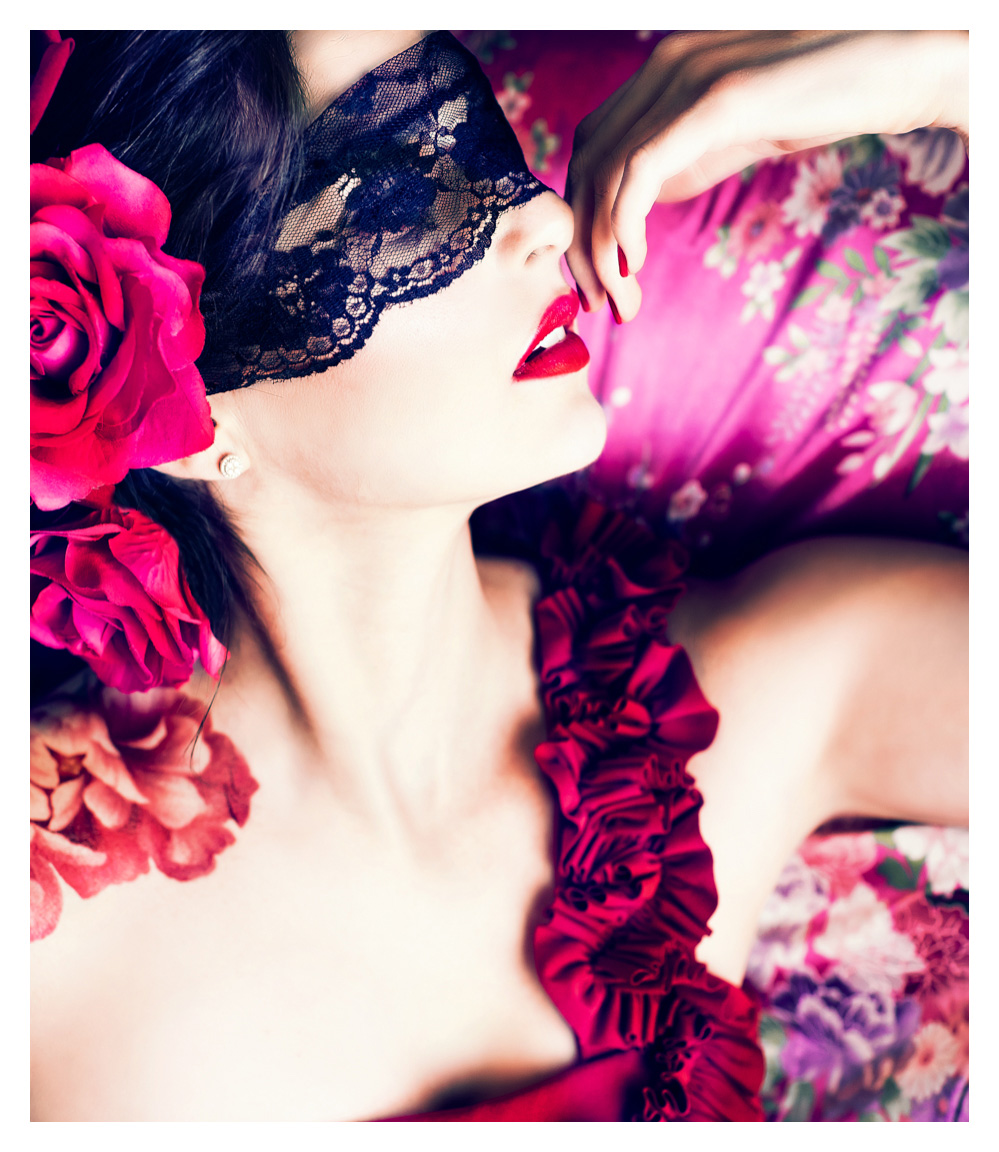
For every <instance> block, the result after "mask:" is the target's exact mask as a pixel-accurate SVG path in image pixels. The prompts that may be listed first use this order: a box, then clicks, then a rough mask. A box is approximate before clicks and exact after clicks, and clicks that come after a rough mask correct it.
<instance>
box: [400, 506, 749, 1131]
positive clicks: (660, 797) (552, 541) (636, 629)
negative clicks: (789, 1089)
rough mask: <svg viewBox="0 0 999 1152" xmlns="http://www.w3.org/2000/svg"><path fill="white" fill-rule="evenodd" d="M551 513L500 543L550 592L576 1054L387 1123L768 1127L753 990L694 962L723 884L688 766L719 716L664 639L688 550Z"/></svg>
mask: <svg viewBox="0 0 999 1152" xmlns="http://www.w3.org/2000/svg"><path fill="white" fill-rule="evenodd" d="M549 503H550V505H551V506H549V507H548V508H546V509H545V514H544V517H543V520H539V519H537V510H536V509H535V512H534V514H533V515H531V517H530V518H531V519H533V520H534V522H535V524H540V523H545V524H546V525H547V526H546V527H545V528H544V529H543V530H542V531H540V532H539V533H538V535H534V533H533V531H531V530H530V529H528V530H527V531H526V532H521V533H520V534H519V540H520V542H521V543H520V546H518V544H517V542H516V541H517V536H518V534H517V533H516V532H515V533H514V534H513V536H512V537H511V536H509V534H507V543H508V544H511V542H512V546H510V547H506V548H504V549H503V550H504V551H506V552H507V553H511V552H512V553H518V552H519V554H520V555H521V556H522V557H528V556H529V557H530V558H531V559H532V560H533V561H534V563H535V565H536V566H537V568H538V570H539V574H540V576H541V580H542V595H541V598H540V599H539V601H538V603H537V606H536V638H537V640H536V642H537V661H538V668H539V673H540V681H541V692H542V697H543V702H544V708H545V715H546V722H547V738H546V739H545V741H544V742H543V743H542V744H540V745H539V746H538V748H537V749H536V757H537V761H538V764H539V765H540V767H541V769H542V770H543V772H544V773H545V775H546V776H547V777H548V779H549V781H550V782H551V785H552V788H553V792H554V796H555V800H556V824H555V834H554V839H553V843H554V860H553V884H552V891H551V896H550V901H549V903H548V907H547V909H546V911H545V913H544V914H543V916H542V918H541V921H540V922H539V923H538V924H537V925H536V927H535V930H534V959H535V965H536V968H537V973H538V979H539V980H540V982H541V984H542V986H543V987H544V989H545V991H546V992H547V993H548V995H549V996H550V997H551V999H552V1001H553V1002H554V1004H555V1005H556V1007H557V1008H558V1009H559V1011H560V1012H561V1013H562V1015H563V1016H564V1017H565V1019H566V1021H567V1022H568V1023H569V1025H570V1027H571V1028H572V1029H573V1031H574V1033H575V1035H576V1040H577V1044H578V1048H579V1059H578V1061H577V1062H576V1063H575V1064H573V1065H572V1066H571V1067H569V1068H568V1069H566V1070H564V1071H563V1072H561V1073H559V1074H557V1075H555V1076H552V1077H549V1078H547V1079H545V1080H543V1081H542V1082H540V1083H538V1084H535V1085H533V1086H531V1087H529V1088H527V1089H526V1090H523V1091H519V1092H516V1093H512V1094H510V1095H507V1096H503V1097H501V1098H498V1099H493V1100H488V1101H485V1102H482V1103H477V1104H475V1105H472V1106H469V1107H459V1108H451V1109H446V1110H443V1111H436V1112H428V1113H422V1114H419V1115H412V1116H402V1117H393V1118H392V1119H397V1120H424V1121H445V1120H458V1121H528V1120H531V1121H537V1120H546V1121H579V1120H589V1121H622V1120H637V1121H658V1120H743V1121H745V1120H762V1119H763V1113H762V1110H761V1106H760V1102H759V1091H760V1087H761V1084H762V1080H763V1074H764V1059H763V1054H762V1051H761V1049H760V1046H759V1042H758V1039H757V1023H758V1008H757V1004H756V1001H755V998H754V997H753V995H752V993H751V992H749V991H747V990H745V989H743V988H737V987H734V986H733V985H731V984H729V983H728V982H727V981H725V980H722V979H719V978H718V977H716V976H713V975H712V974H711V973H710V972H708V971H707V969H706V968H705V966H704V965H703V964H700V963H698V961H697V960H695V959H694V949H695V948H696V946H697V944H698V942H699V941H700V940H701V938H702V937H703V936H704V935H705V933H706V931H707V921H708V919H709V917H710V916H711V914H712V913H713V911H714V909H715V906H716V903H717V892H716V889H715V884H714V879H713V875H712V860H711V853H710V851H709V849H708V847H707V845H706V844H705V843H704V841H703V839H702V838H701V834H700V830H699V826H698V812H699V810H700V806H701V802H702V801H701V796H700V794H699V793H698V792H697V790H696V789H695V787H694V782H693V779H692V778H691V776H690V775H689V774H688V773H687V771H686V765H687V761H688V760H689V758H690V757H691V756H692V755H693V754H694V753H696V752H698V751H700V750H702V749H704V748H706V747H707V746H708V745H709V744H710V743H711V741H712V739H713V738H714V735H715V730H716V728H717V722H718V715H717V713H716V712H715V710H714V709H713V708H712V707H711V705H710V704H708V702H707V701H706V700H705V698H704V696H703V694H702V693H701V690H700V688H699V687H698V685H697V681H696V680H695V678H694V674H693V671H692V669H691V666H690V662H689V660H688V659H687V656H686V653H685V652H684V650H683V649H682V648H681V647H680V646H679V645H676V644H671V643H670V640H669V637H668V635H667V631H666V623H667V618H668V615H669V612H670V609H671V608H672V607H673V605H674V604H675V602H676V600H677V597H678V596H679V595H680V593H681V592H682V589H683V585H682V583H681V582H680V579H679V578H680V575H681V573H682V571H683V569H684V567H685V565H686V554H685V552H684V550H683V548H682V547H681V546H679V545H678V544H675V543H671V542H663V541H661V540H658V539H656V538H655V537H654V536H652V535H651V534H650V533H649V532H647V531H646V530H645V529H644V528H642V527H640V526H639V525H638V524H636V523H635V522H634V521H632V520H630V519H629V518H627V517H625V516H624V515H622V514H620V513H617V512H611V511H609V510H607V509H605V508H604V507H603V506H601V505H599V504H595V503H587V504H585V505H584V506H583V508H582V510H581V512H577V511H576V510H574V509H571V508H570V507H569V505H568V503H567V502H566V503H562V502H561V501H560V499H559V497H557V496H553V497H552V498H551V501H549ZM521 527H523V523H522V524H521ZM532 537H533V539H534V540H535V541H537V540H538V539H540V540H541V548H540V555H537V554H535V555H533V556H531V555H530V548H529V547H528V546H526V545H525V544H524V541H529V540H530V539H531V538H532ZM477 542H478V541H477ZM491 550H496V549H491ZM535 550H536V545H535Z"/></svg>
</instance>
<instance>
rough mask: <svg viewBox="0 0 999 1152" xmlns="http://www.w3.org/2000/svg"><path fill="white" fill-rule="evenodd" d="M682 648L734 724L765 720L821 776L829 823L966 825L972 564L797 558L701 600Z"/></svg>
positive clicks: (838, 547)
mask: <svg viewBox="0 0 999 1152" xmlns="http://www.w3.org/2000/svg"><path fill="white" fill-rule="evenodd" d="M674 634H675V637H676V639H677V640H678V641H679V642H680V643H683V644H684V645H685V646H686V647H687V648H688V651H690V654H691V658H692V660H693V662H694V665H695V669H696V670H697V671H698V675H699V676H703V677H704V678H705V680H706V687H707V688H709V689H710V688H712V687H713V688H714V689H715V691H716V693H721V694H722V695H723V696H724V697H725V700H728V701H729V703H730V706H731V707H732V708H733V709H735V711H736V714H737V715H738V714H740V712H742V711H745V710H747V709H749V708H751V707H752V705H753V702H754V700H755V702H756V703H757V704H759V705H765V706H766V708H767V710H768V712H769V716H770V719H771V720H772V721H773V722H774V723H775V724H776V725H777V726H778V727H780V728H781V729H782V733H781V740H782V743H783V744H785V745H787V744H790V746H791V747H793V748H794V750H795V756H796V759H797V761H798V766H799V769H806V768H807V770H809V771H811V772H813V773H814V779H815V786H816V788H817V789H819V790H820V791H822V793H823V804H824V805H825V807H826V808H827V809H829V810H828V811H827V812H825V813H824V816H833V815H839V814H843V813H846V812H851V813H857V814H862V815H876V816H884V817H898V818H904V819H910V820H931V821H933V822H937V823H954V824H961V823H965V822H966V820H967V775H966V773H967V698H968V561H967V556H966V554H965V553H963V552H960V551H958V550H956V549H952V548H947V547H944V546H942V545H934V544H927V543H922V542H916V541H905V540H887V539H875V538H866V537H835V538H825V539H821V540H811V541H805V542H802V543H799V544H794V545H791V546H788V547H786V548H783V549H781V550H779V551H777V552H775V553H772V554H771V555H769V556H767V557H765V558H763V559H762V560H760V561H758V562H757V563H755V564H753V565H751V566H750V567H749V568H747V569H746V570H745V571H743V572H741V573H739V574H738V575H737V576H735V577H733V578H731V579H729V580H727V581H723V582H719V583H717V584H704V585H699V586H697V587H694V588H693V589H692V590H691V592H690V594H689V595H688V596H687V597H686V598H685V599H684V600H681V602H680V604H679V605H678V608H677V614H676V627H675V632H674ZM709 694H710V692H709ZM718 705H719V707H722V708H723V705H724V701H723V700H722V699H721V698H720V697H719V700H718Z"/></svg>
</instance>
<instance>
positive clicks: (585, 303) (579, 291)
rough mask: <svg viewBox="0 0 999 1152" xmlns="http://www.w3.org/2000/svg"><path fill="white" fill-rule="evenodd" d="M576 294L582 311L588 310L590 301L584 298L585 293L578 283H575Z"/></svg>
mask: <svg viewBox="0 0 999 1152" xmlns="http://www.w3.org/2000/svg"><path fill="white" fill-rule="evenodd" d="M576 295H577V296H578V297H579V303H580V305H581V306H582V309H583V311H584V312H589V310H590V302H589V300H587V299H586V293H585V292H584V291H583V289H582V288H580V286H579V285H578V284H577V285H576Z"/></svg>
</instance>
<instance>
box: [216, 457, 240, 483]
mask: <svg viewBox="0 0 999 1152" xmlns="http://www.w3.org/2000/svg"><path fill="white" fill-rule="evenodd" d="M245 470H246V465H245V464H244V463H243V461H242V460H240V458H239V457H238V456H237V455H236V454H235V453H234V452H227V453H226V454H225V455H224V456H223V457H222V459H221V460H220V461H219V471H220V472H221V473H222V475H223V476H224V477H225V478H226V479H227V480H235V479H236V477H237V476H239V475H241V474H242V473H243V472H244V471H245Z"/></svg>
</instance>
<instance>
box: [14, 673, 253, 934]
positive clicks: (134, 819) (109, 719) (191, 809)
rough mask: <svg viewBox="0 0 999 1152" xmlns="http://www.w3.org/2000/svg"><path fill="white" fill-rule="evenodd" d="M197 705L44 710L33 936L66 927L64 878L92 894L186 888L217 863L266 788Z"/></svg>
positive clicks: (38, 726)
mask: <svg viewBox="0 0 999 1152" xmlns="http://www.w3.org/2000/svg"><path fill="white" fill-rule="evenodd" d="M203 718H204V708H203V706H202V705H201V704H200V703H198V702H197V701H196V700H191V699H189V698H188V697H186V696H181V695H180V694H179V693H177V692H170V691H166V690H163V689H161V690H158V691H155V692H149V693H146V694H144V695H143V696H127V697H126V696H122V695H121V694H120V693H118V692H115V691H114V690H113V689H104V690H103V691H102V692H100V693H98V694H97V696H96V698H95V699H94V700H93V701H91V702H89V703H85V702H84V703H81V701H80V700H77V699H74V698H71V697H69V696H62V697H57V698H55V699H54V700H52V701H50V702H49V703H47V704H46V705H44V706H43V707H42V708H40V709H38V710H37V711H36V712H34V713H33V714H32V725H31V938H32V939H33V940H36V939H40V938H41V937H42V936H47V935H48V934H49V933H50V932H51V931H52V930H53V928H55V926H56V923H57V922H58V920H59V914H60V911H61V908H62V893H61V890H60V887H59V883H58V879H57V874H58V876H61V877H62V879H63V880H64V881H65V882H66V883H67V884H69V886H70V887H71V888H73V889H74V890H75V891H76V892H77V893H79V895H80V896H84V897H89V896H94V895H96V894H97V893H98V892H100V891H101V890H102V889H104V888H106V887H107V886H108V885H109V884H120V883H123V882H125V881H128V880H134V879H135V877H136V876H139V875H141V874H143V873H145V872H148V871H149V861H150V859H151V860H152V861H153V863H154V864H155V865H156V867H157V868H158V869H159V870H160V871H161V872H163V873H165V874H166V875H167V876H170V877H172V878H173V879H175V880H193V879H194V878H195V877H197V876H204V875H205V874H206V873H208V872H211V870H212V869H213V868H214V867H215V857H216V856H217V855H218V853H219V852H221V851H222V850H223V849H224V848H227V847H228V846H229V845H230V844H232V843H234V837H233V835H232V832H230V831H229V829H228V828H227V827H226V823H227V821H229V820H234V821H235V822H236V824H238V825H240V826H242V825H243V824H245V823H246V820H247V818H248V816H249V813H250V804H249V801H250V796H252V795H253V793H254V792H255V791H256V789H257V783H256V781H255V780H254V779H253V777H252V776H251V775H250V771H249V768H248V767H247V765H246V762H245V760H244V759H243V758H242V756H240V754H239V753H238V752H237V751H236V749H235V748H234V747H233V745H232V743H231V741H230V740H229V739H228V738H227V737H225V736H223V735H221V734H220V733H218V732H213V731H212V726H211V721H210V720H209V719H207V718H204V727H203V728H201V732H200V734H199V733H198V728H199V726H200V725H201V722H202V719H203Z"/></svg>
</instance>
